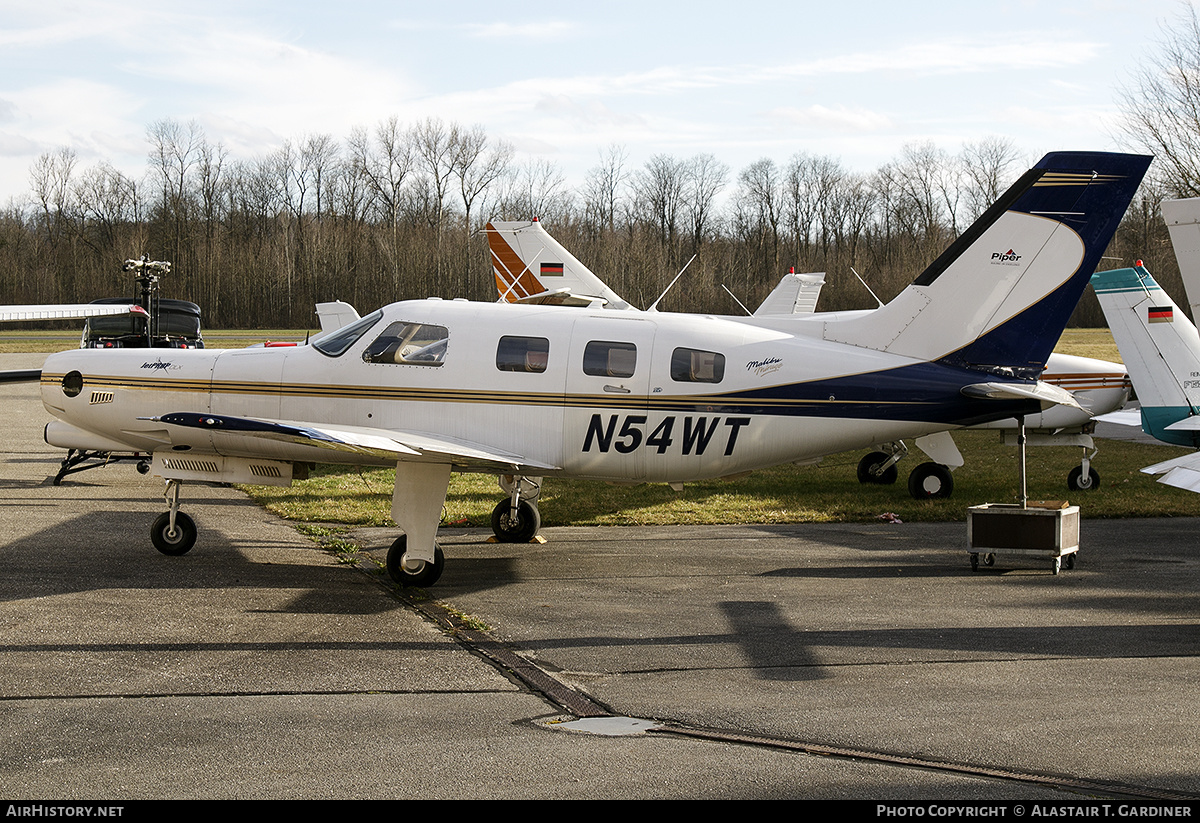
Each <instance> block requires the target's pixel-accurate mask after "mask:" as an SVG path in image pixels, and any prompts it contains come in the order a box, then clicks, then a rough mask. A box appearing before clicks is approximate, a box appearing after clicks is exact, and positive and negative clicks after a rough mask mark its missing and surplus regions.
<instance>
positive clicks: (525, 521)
mask: <svg viewBox="0 0 1200 823" xmlns="http://www.w3.org/2000/svg"><path fill="white" fill-rule="evenodd" d="M499 480H500V488H501V489H502V490H504V492H506V493H507V494H508V499H507V500H501V501H500V502H499V503H497V504H496V508H494V509H492V533H493V534H495V535H496V539H497V540H498V541H500V542H501V543H528V542H529V541H530V540H533V538H535V537H537V533H538V530H539V529H541V527H542V515H541V512H539V511H538V507H537V501H538V498H539V497H540V496H541V494H542V478H540V477H524V476H522V475H512V474H502V475H500V477H499Z"/></svg>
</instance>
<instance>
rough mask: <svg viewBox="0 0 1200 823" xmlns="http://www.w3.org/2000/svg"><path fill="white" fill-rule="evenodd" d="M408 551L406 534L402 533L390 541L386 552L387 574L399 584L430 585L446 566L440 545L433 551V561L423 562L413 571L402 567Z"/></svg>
mask: <svg viewBox="0 0 1200 823" xmlns="http://www.w3.org/2000/svg"><path fill="white" fill-rule="evenodd" d="M407 551H408V535H406V534H402V535H400V536H399V537H397V538H396V541H395V542H394V543H392V547H391V548H390V549H388V553H387V570H388V576H389V577H391V578H392V580H393V581H395V582H396V583H399V584H400V585H401V586H420V587H424V586H432V585H433V584H434V583H436V582H438V579H439V578H440V577H441V576H442V569H444V568H445V566H446V556H445V555H444V554H442V547H441V546H437V547H435V549H434V553H433V558H434V559H433V562H432V563H425V564H423V565H422V566H421V568H419V569H417V570H416V571H415V572H411V571H409V570H408V569H406V568H404V555H405V553H406V552H407Z"/></svg>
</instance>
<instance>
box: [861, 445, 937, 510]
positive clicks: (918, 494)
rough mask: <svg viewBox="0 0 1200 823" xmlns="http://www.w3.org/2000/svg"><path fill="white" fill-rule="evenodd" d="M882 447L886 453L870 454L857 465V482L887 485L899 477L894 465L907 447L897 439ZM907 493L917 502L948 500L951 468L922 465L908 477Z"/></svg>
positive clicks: (933, 463)
mask: <svg viewBox="0 0 1200 823" xmlns="http://www.w3.org/2000/svg"><path fill="white" fill-rule="evenodd" d="M883 448H884V449H887V451H874V452H871V453H870V454H868V455H866V456H865V457H863V459H862V460H860V461H859V462H858V482H859V483H862V484H864V485H867V484H873V485H878V486H890V485H892V484H893V483H895V482H896V479H897V477H898V476H899V472H898V470H897V469H896V463H898V462H899V461H900V460H901V459H903V458H904V457H905V456H906V455H907V454H908V447H907V446H905V445H904V442H903V441H899V440H898V441H896V442H894V443H888V444H886V445H884V446H883ZM908 493H909V494H910V495H912V496H913V497H914V498H915V499H917V500H932V499H934V498H944V497H949V496H950V495H952V494H953V493H954V477H953V475H951V474H950V468H949V467H948V466H945V465H943V464H941V463H936V462H933V461H928V462H925V463H922V464H921V465H919V466H917V467H916V468H915V469H913V470H912V471H911V472H910V473H909V475H908Z"/></svg>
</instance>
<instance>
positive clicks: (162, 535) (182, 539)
mask: <svg viewBox="0 0 1200 823" xmlns="http://www.w3.org/2000/svg"><path fill="white" fill-rule="evenodd" d="M150 542H151V543H153V544H154V548H156V549H158V550H159V551H160V552H162V553H163V554H170V555H180V554H187V553H188V552H189V551H191V550H192V546H194V545H196V523H195V521H193V520H192V518H190V517H188V516H187V515H186V514H184V513H183V512H175V531H173V532H172V531H171V513H170V512H163V513H162V514H160V515H159V516H158V517H157V518H155V520H154V525H153V526H151V527H150Z"/></svg>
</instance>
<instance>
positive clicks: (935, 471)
mask: <svg viewBox="0 0 1200 823" xmlns="http://www.w3.org/2000/svg"><path fill="white" fill-rule="evenodd" d="M908 493H909V494H911V495H912V496H913V498H914V499H916V500H932V499H934V498H945V497H949V496H950V495H952V494H954V477H953V476H952V475H951V474H950V470H949V469H948V468H946V467H945V466H943V465H942V464H941V463H932V462H930V463H922V464H921V465H919V466H917V467H916V468H915V469H913V470H912V472H911V473H910V474H909V475H908Z"/></svg>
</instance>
